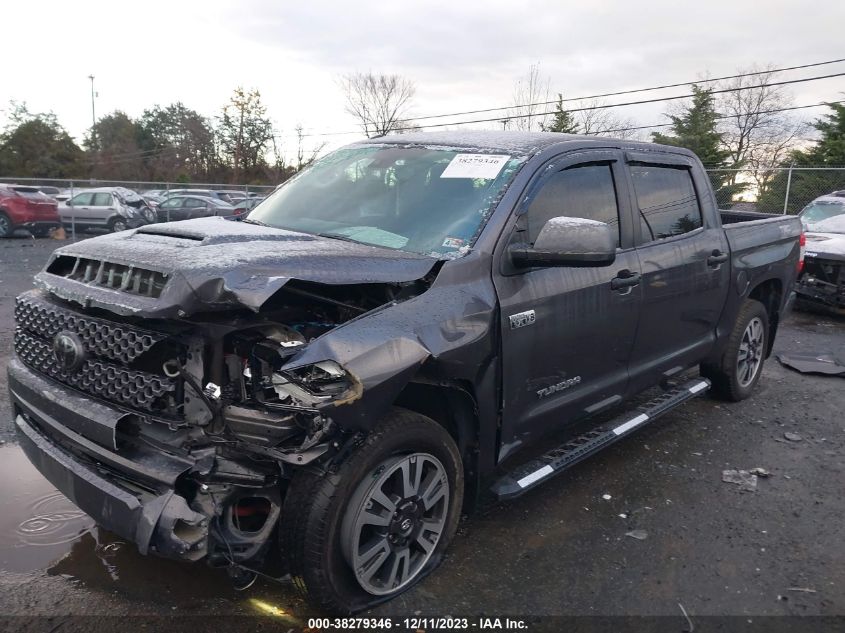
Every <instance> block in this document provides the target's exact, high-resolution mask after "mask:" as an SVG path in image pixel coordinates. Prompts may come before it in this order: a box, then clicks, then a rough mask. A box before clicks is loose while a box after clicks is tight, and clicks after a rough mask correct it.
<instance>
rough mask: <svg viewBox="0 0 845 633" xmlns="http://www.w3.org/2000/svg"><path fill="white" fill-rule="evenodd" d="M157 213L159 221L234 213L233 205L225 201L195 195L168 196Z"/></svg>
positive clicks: (225, 215) (230, 214) (231, 214)
mask: <svg viewBox="0 0 845 633" xmlns="http://www.w3.org/2000/svg"><path fill="white" fill-rule="evenodd" d="M157 213H158V221H159V222H175V221H178V220H191V219H193V218H207V217H210V216H215V215H219V216H223V217H228V216H233V215H236V214H235V207H233V206H232V205H231V204H229V203H227V202H223V201H222V200H217V199H216V198H206V197H205V196H195V195H189V196H188V195H185V196H170V197H169V198H168V199H167V200H165V201H164V202H162V203H161V204H160V205H159V206H158V209H157Z"/></svg>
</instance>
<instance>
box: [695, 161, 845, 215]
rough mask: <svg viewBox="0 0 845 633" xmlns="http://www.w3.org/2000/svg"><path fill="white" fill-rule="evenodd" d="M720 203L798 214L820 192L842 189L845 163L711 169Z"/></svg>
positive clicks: (736, 206)
mask: <svg viewBox="0 0 845 633" xmlns="http://www.w3.org/2000/svg"><path fill="white" fill-rule="evenodd" d="M707 172H708V174H709V175H710V181H711V182H712V183H713V188H714V189H715V191H716V198H717V199H718V201H719V206H720V207H722V208H724V209H729V208H737V209H742V210H745V211H760V212H762V213H788V214H792V215H794V214H796V213H798V212H799V211H800V210H801V209H803V208H804V207H805V206H807V205H808V204H809V203H810V202H812V201H813V200H815V199H816V198H818V197H819V196H825V195H828V194H831V193H833V192H835V191H843V194H842V195H843V196H845V167H839V168H831V167H775V168H772V169H765V170H764V169H708V170H707Z"/></svg>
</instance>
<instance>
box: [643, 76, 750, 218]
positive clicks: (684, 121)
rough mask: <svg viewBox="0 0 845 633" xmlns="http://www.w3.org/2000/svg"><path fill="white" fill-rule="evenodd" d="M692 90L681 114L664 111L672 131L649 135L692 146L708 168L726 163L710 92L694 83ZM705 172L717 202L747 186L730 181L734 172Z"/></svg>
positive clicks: (729, 198) (673, 143)
mask: <svg viewBox="0 0 845 633" xmlns="http://www.w3.org/2000/svg"><path fill="white" fill-rule="evenodd" d="M692 92H693V96H692V103H690V104H689V105H688V106H687V107H686V108H685V109H684V112H683V113H682V114H680V115H667V116H669V119H670V120H671V121H672V134H671V135H667V134H662V133H660V132H653V133H652V135H651V136H652V139H653V140H654V142H655V143H662V144H663V145H673V146H675V147H685V148H686V149H689V150H692V151H693V152H694V153H695V154H696V156H698V158H699V159H701V162H702V163H704V166H705V167H706V168H708V169H711V170H712V169H719V168H724V167H727V161H728V158H729V157H730V152H729V151H728V150H727V149H725V147H724V143H723V140H722V134H721V133H720V132H719V131H718V129H717V121H718V116H719V115H718V113H717V112H716V101H715V99H714V98H713V94H712V92H711V91H710V90H706V89H704V88H701V87H699V86H696V85H693V87H692ZM733 167H737V165H733ZM708 174H709V175H710V182H711V183H712V185H713V189H714V191H715V192H716V200H717V201H718V202H719V204H727V203H729V202H730V201H731V199H732V198H733V196H734V195H735V194H737V193H739V192H740V191H742V189H744V188H745V187H746V186H747V185H746V184H744V183H736V182H735V181H734V180H735V178H734V172H719V171H709V172H708Z"/></svg>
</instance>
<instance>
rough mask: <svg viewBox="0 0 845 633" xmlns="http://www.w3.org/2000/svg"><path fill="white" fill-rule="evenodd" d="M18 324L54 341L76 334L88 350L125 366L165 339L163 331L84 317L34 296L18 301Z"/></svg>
mask: <svg viewBox="0 0 845 633" xmlns="http://www.w3.org/2000/svg"><path fill="white" fill-rule="evenodd" d="M15 322H16V323H17V325H18V327H20V328H23V329H24V330H29V331H30V332H32V333H33V334H34V335H36V336H39V337H41V338H45V339H52V338H53V337H54V336H55V335H56V334H58V333H59V332H61V331H63V330H66V331H69V332H73V333H75V334H78V335H79V337H80V338H81V339H82V341H83V342H84V343H85V347H86V351H88V352H90V353H91V354H94V355H95V356H101V357H104V358H108V359H111V360H116V361H118V362H120V363H122V364H124V365H128V364H129V363H131V362H132V361H134V360H135V359H136V358H138V357H139V356H140V355H141V354H143V353H144V352H146V351H147V350H148V349H150V348H151V347H152V346H153V345H155V344H156V343H158V342H159V341H163V340H164V339H165V338H166V335H164V334H162V333H160V332H152V331H150V330H138V329H135V328H128V327H125V326H123V325H122V324H119V323H109V322H108V321H104V320H103V319H95V318H93V317H88V316H83V315H81V314H78V313H76V312H71V311H70V310H67V309H65V308H62V307H59V306H57V305H54V304H52V303H49V302H47V301H44V300H43V299H40V298H37V295H32V294H24V295H21V296H19V297H18V298H17V300H16V301H15Z"/></svg>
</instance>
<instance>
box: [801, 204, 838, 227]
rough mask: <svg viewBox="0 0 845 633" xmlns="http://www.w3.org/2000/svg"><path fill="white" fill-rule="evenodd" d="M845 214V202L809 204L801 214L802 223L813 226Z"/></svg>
mask: <svg viewBox="0 0 845 633" xmlns="http://www.w3.org/2000/svg"><path fill="white" fill-rule="evenodd" d="M842 214H845V202H833V201H830V202H828V201H821V200H819V201H816V202H811V203H810V204H808V205H807V206H806V207H804V209H803V210H802V211H801V213H800V217H801V222H803V223H804V225H805V226H811V225H813V224H816V223H817V222H821V221H822V220H827V219H828V218H832V217H835V216H837V215H842Z"/></svg>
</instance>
